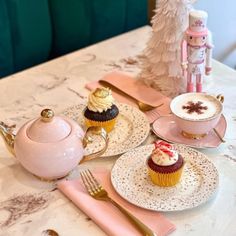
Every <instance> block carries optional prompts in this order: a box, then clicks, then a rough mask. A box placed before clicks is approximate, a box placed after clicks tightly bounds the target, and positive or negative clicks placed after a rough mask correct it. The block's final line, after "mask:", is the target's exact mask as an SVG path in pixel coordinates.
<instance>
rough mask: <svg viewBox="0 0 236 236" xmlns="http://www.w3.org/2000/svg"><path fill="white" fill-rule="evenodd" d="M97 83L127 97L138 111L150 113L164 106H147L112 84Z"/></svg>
mask: <svg viewBox="0 0 236 236" xmlns="http://www.w3.org/2000/svg"><path fill="white" fill-rule="evenodd" d="M99 83H100V84H101V85H103V86H107V87H109V88H110V89H112V90H113V91H114V92H118V93H119V94H121V95H122V96H127V97H129V98H131V99H133V100H134V101H135V103H136V104H137V105H138V108H139V110H140V111H150V110H153V109H155V108H157V107H161V106H162V105H164V103H161V104H159V105H157V106H152V105H149V104H146V103H144V102H141V101H139V100H137V99H136V98H134V97H132V96H131V95H130V94H128V93H126V92H124V91H122V90H120V89H119V88H117V87H115V86H113V85H112V84H110V83H109V82H106V81H99Z"/></svg>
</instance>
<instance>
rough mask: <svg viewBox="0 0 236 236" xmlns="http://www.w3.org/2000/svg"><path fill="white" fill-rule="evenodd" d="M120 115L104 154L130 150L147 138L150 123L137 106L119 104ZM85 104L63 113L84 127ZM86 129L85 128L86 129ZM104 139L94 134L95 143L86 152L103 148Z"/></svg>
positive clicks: (110, 134)
mask: <svg viewBox="0 0 236 236" xmlns="http://www.w3.org/2000/svg"><path fill="white" fill-rule="evenodd" d="M117 106H118V108H119V116H118V118H117V122H116V125H115V128H114V129H113V130H112V131H111V132H110V133H109V144H108V148H107V150H106V152H105V153H104V154H103V155H102V156H104V157H105V156H115V155H119V154H122V153H124V152H127V151H129V150H130V149H132V148H135V147H137V146H139V145H140V144H142V143H143V142H144V141H145V139H146V138H147V136H148V134H149V131H150V125H149V122H148V120H147V118H146V116H145V114H144V113H142V112H141V111H139V110H138V109H137V108H135V107H132V106H130V105H127V104H123V103H119V104H117ZM85 107H86V105H85V104H79V105H76V106H73V107H70V108H68V109H66V110H65V111H64V112H63V115H65V116H68V117H70V118H72V119H74V120H76V121H77V122H78V123H79V125H81V127H84V117H83V111H84V109H85ZM84 130H85V129H84ZM103 145H104V143H103V140H102V139H101V138H100V137H99V136H96V135H94V136H93V143H91V144H89V145H88V146H87V148H86V150H85V151H86V153H92V152H95V151H98V150H100V149H101V146H103Z"/></svg>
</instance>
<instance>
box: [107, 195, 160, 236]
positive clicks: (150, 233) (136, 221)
mask: <svg viewBox="0 0 236 236" xmlns="http://www.w3.org/2000/svg"><path fill="white" fill-rule="evenodd" d="M107 199H108V200H109V201H110V202H111V203H112V204H113V205H114V206H116V207H117V208H118V209H119V210H120V211H121V212H122V213H123V214H124V215H126V217H127V218H128V219H129V220H130V222H131V223H132V224H133V225H134V226H136V228H137V229H138V230H139V231H140V232H141V233H142V235H144V236H157V235H156V234H155V233H154V232H153V231H152V230H151V229H149V228H148V227H147V226H146V225H145V224H143V223H142V222H141V221H140V220H139V219H137V218H136V217H135V216H134V215H132V214H131V213H130V212H128V211H127V210H126V209H125V208H123V207H122V206H121V205H119V204H118V203H117V202H115V201H114V200H113V199H111V198H110V197H108V198H107Z"/></svg>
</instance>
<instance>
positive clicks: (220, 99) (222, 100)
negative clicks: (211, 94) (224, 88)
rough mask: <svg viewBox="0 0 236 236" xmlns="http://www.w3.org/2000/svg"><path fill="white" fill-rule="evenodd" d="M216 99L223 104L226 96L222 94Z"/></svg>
mask: <svg viewBox="0 0 236 236" xmlns="http://www.w3.org/2000/svg"><path fill="white" fill-rule="evenodd" d="M216 98H217V99H218V100H219V101H220V102H221V103H223V102H224V100H225V98H224V95H222V94H218V95H217V96H216Z"/></svg>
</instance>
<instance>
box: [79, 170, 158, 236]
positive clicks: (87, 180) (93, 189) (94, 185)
mask: <svg viewBox="0 0 236 236" xmlns="http://www.w3.org/2000/svg"><path fill="white" fill-rule="evenodd" d="M80 176H81V179H82V181H83V183H84V186H85V188H86V189H87V191H88V193H89V194H90V196H92V197H93V198H95V199H97V200H102V201H109V202H111V203H112V204H113V205H114V206H116V207H117V208H118V209H119V210H120V211H121V212H122V213H123V214H124V215H126V217H127V218H128V219H129V220H130V222H131V223H132V224H133V225H134V226H136V228H137V229H138V230H139V231H140V232H141V233H142V235H144V236H156V234H155V233H154V232H153V231H152V230H151V229H149V228H148V227H147V226H146V225H144V224H143V223H142V222H141V221H140V220H139V219H137V218H136V217H135V216H133V215H132V214H131V213H130V212H128V211H127V210H126V209H125V208H123V207H122V206H120V205H119V204H118V203H117V202H115V201H114V200H113V199H112V198H110V197H109V195H108V193H107V191H106V190H105V189H104V188H103V187H102V185H101V184H100V183H99V182H98V181H97V180H96V179H95V177H94V176H93V175H92V173H91V171H90V170H85V171H82V172H81V173H80Z"/></svg>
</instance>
